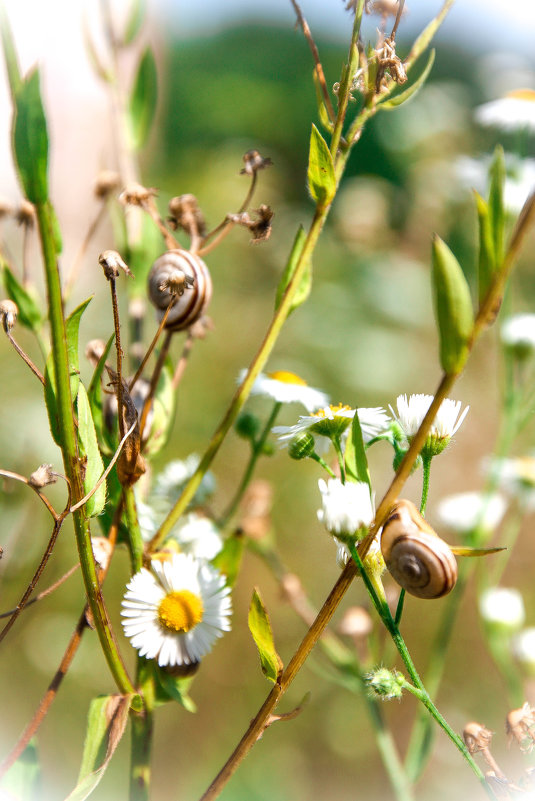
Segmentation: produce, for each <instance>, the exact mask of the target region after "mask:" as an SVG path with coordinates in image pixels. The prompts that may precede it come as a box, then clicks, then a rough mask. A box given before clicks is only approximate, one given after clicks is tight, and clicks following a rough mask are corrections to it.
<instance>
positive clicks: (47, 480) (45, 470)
mask: <svg viewBox="0 0 535 801" xmlns="http://www.w3.org/2000/svg"><path fill="white" fill-rule="evenodd" d="M57 480H58V477H57V475H56V474H55V473H53V472H52V465H51V464H42V465H40V466H39V467H38V468H37V470H34V471H33V473H32V474H31V476H30V478H29V483H30V485H31V486H32V487H34V488H35V489H42V488H43V487H47V486H48V485H49V484H55V483H56V481H57Z"/></svg>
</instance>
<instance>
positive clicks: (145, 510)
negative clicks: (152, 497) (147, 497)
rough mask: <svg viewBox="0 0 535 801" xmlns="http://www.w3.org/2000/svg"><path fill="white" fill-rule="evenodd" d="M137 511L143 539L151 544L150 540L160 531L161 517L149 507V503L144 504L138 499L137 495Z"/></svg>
mask: <svg viewBox="0 0 535 801" xmlns="http://www.w3.org/2000/svg"><path fill="white" fill-rule="evenodd" d="M136 510H137V522H138V523H139V528H140V530H141V537H142V539H143V540H144V542H149V540H151V539H152V538H153V537H154V535H155V534H156V531H157V530H158V525H159V522H160V517H161V516H159V515H157V514H156V512H155V511H154V509H153V508H152V506H149V505H148V504H147V503H144V501H142V500H140V499H139V498H138V497H137V494H136ZM162 519H163V518H162Z"/></svg>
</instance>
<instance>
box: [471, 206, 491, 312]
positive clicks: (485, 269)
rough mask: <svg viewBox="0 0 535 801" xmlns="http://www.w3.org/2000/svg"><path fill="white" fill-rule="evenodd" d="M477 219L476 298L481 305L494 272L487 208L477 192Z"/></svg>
mask: <svg viewBox="0 0 535 801" xmlns="http://www.w3.org/2000/svg"><path fill="white" fill-rule="evenodd" d="M474 198H475V201H476V208H477V217H478V221H479V262H478V271H477V278H478V297H479V303H480V304H481V303H482V302H483V300H484V299H485V297H486V295H487V292H488V290H489V287H490V285H491V282H492V279H493V278H494V274H495V272H496V259H495V253H494V243H493V241H492V234H491V231H490V219H489V207H488V205H487V203H486V202H485V201H484V200H483V198H482V197H481V195H480V194H478V192H474Z"/></svg>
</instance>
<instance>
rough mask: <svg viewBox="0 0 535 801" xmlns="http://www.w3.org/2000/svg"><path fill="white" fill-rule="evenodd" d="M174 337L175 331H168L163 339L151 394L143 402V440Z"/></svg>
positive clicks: (152, 377) (141, 432) (140, 421)
mask: <svg viewBox="0 0 535 801" xmlns="http://www.w3.org/2000/svg"><path fill="white" fill-rule="evenodd" d="M172 337H173V331H168V332H167V334H166V337H165V339H164V341H163V345H162V349H161V351H160V353H159V355H158V361H157V362H156V366H155V368H154V372H153V374H152V376H151V380H150V388H149V394H148V395H147V397H146V398H145V403H144V404H143V411H142V412H141V417H140V419H139V436H140V437H141V440H143V432H144V430H145V425H146V423H147V417H148V414H149V411H150V407H151V404H152V401H153V398H154V395H155V392H156V387H157V386H158V381H159V380H160V375H161V373H162V370H163V366H164V364H165V360H166V358H167V354H168V353H169V348H170V346H171V339H172Z"/></svg>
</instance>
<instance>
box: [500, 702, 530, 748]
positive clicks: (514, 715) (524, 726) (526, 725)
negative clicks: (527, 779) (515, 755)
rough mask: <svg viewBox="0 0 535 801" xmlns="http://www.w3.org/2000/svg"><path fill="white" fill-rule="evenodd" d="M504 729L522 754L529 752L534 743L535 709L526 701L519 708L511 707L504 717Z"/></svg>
mask: <svg viewBox="0 0 535 801" xmlns="http://www.w3.org/2000/svg"><path fill="white" fill-rule="evenodd" d="M505 731H506V732H507V734H508V735H509V740H510V741H512V740H513V739H514V740H516V742H517V743H518V745H519V746H520V750H521V751H522V752H523V753H524V754H530V753H531V752H532V751H533V747H534V745H535V709H533V707H531V706H530V705H529V704H528V702H527V701H526V703H525V704H524V705H523V706H521V707H520V709H512V710H511V712H509V714H508V715H507V717H506V719H505Z"/></svg>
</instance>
